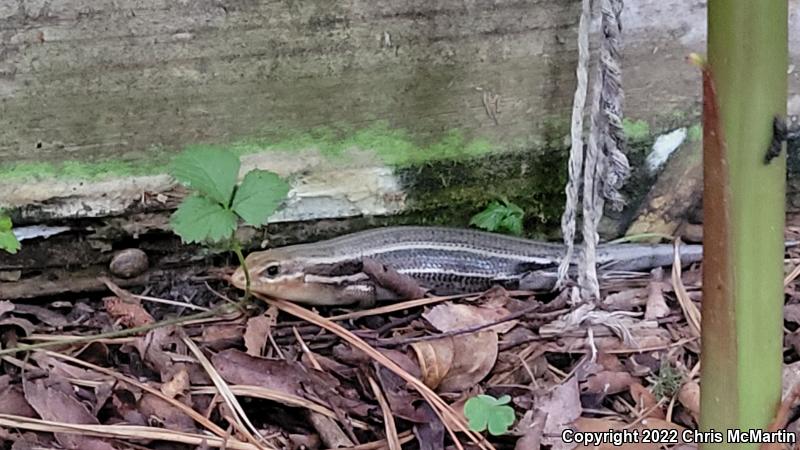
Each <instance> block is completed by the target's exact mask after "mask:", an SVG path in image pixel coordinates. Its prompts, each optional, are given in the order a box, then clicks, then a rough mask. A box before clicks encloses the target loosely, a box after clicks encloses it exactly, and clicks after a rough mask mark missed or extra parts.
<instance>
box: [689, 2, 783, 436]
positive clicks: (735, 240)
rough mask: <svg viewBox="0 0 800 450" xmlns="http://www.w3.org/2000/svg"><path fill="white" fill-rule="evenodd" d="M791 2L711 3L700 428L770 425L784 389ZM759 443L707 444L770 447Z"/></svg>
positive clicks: (706, 96) (706, 94) (705, 126)
mask: <svg viewBox="0 0 800 450" xmlns="http://www.w3.org/2000/svg"><path fill="white" fill-rule="evenodd" d="M787 47H788V7H787V2H786V1H766V2H754V1H752V0H709V2H708V66H707V67H706V69H704V75H703V78H704V111H703V113H704V114H703V116H704V117H703V122H704V124H703V147H704V156H703V164H704V173H703V177H704V192H703V209H704V219H705V220H704V239H703V241H704V247H705V248H704V250H703V253H704V255H703V260H704V262H703V317H702V354H701V358H702V364H701V370H702V377H701V379H702V383H701V389H702V392H701V396H700V399H701V408H700V410H701V411H700V413H701V414H700V428H701V429H702V430H709V429H712V428H713V429H715V430H717V431H720V430H723V432H724V430H727V429H741V430H748V429H765V428H766V427H767V425H768V424H769V423H770V422H771V421H772V419H773V416H774V415H775V413H776V411H777V407H778V404H779V402H780V395H781V365H782V362H783V359H782V337H783V336H782V331H783V330H782V325H783V321H782V312H783V309H782V308H783V300H784V294H783V283H782V277H783V253H784V243H783V229H784V215H785V211H784V205H785V203H784V202H785V179H786V158H785V156H781V157H779V158H775V159H774V160H772V161H771V162H769V163H765V162H764V156H765V154H766V152H767V149H768V148H769V144H770V142H771V139H772V122H773V118H774V117H775V116H776V115H777V116H783V115H785V112H786V91H787V75H786V71H787V63H788V61H787V55H788V48H787ZM758 446H759V444H758V443H753V444H736V443H731V442H725V443H722V444H702V445H701V448H703V449H706V448H711V447H719V448H748V449H755V448H758Z"/></svg>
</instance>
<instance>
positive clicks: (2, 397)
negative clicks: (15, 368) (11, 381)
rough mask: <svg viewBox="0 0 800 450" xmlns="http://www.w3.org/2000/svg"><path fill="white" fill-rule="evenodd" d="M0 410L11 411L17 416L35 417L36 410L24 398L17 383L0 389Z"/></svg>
mask: <svg viewBox="0 0 800 450" xmlns="http://www.w3.org/2000/svg"><path fill="white" fill-rule="evenodd" d="M0 411H4V412H13V413H14V414H16V415H18V416H24V417H36V411H34V410H33V408H31V405H29V404H28V402H27V401H26V400H25V395H24V394H23V393H22V388H20V387H19V386H17V385H14V386H6V387H4V388H2V389H0Z"/></svg>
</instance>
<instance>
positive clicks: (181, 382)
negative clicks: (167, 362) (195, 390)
mask: <svg viewBox="0 0 800 450" xmlns="http://www.w3.org/2000/svg"><path fill="white" fill-rule="evenodd" d="M173 368H174V373H173V375H172V378H170V379H169V380H168V381H167V382H166V383H163V384H162V385H161V393H162V394H164V395H165V396H167V397H169V398H175V397H177V396H178V395H181V394H183V393H184V392H186V391H188V390H189V372H188V371H187V370H186V365H185V364H176V365H174V366H173Z"/></svg>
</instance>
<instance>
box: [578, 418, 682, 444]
mask: <svg viewBox="0 0 800 450" xmlns="http://www.w3.org/2000/svg"><path fill="white" fill-rule="evenodd" d="M623 428H625V429H629V430H639V431H640V432H641V430H644V429H650V430H676V431H677V435H676V436H677V438H678V442H681V439H680V435H681V432H682V431H683V430H684V428H683V427H682V426H680V425H676V424H674V423H672V422H667V421H665V420H661V419H652V418H650V419H644V420H642V421H641V422H640V423H637V424H636V425H634V426H633V427H629V426H628V424H626V423H625V422H622V421H619V420H614V419H609V418H589V417H581V418H579V419H578V420H576V421H575V423H574V430H575V431H581V432H601V433H607V432H608V431H609V430H621V429H623ZM670 437H671V436H670ZM640 438H641V434H640ZM639 440H640V441H641V439H639ZM575 448H576V449H594V450H619V449H624V450H660V449H661V444H657V443H655V444H653V443H643V442H637V443H626V444H622V445H619V446H615V445H614V444H613V443H611V442H609V443H603V444H600V445H597V446H588V445H578V446H577V447H575Z"/></svg>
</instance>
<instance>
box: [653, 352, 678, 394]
mask: <svg viewBox="0 0 800 450" xmlns="http://www.w3.org/2000/svg"><path fill="white" fill-rule="evenodd" d="M648 381H650V383H652V385H653V395H655V396H656V398H664V397H672V396H673V395H675V393H676V392H678V389H680V388H681V384H683V375H682V374H681V373H680V371H679V370H678V369H676V368H675V366H673V365H672V364H670V363H669V361H667V360H663V361H661V367H660V368H659V369H658V375H655V376H651V377H648Z"/></svg>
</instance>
